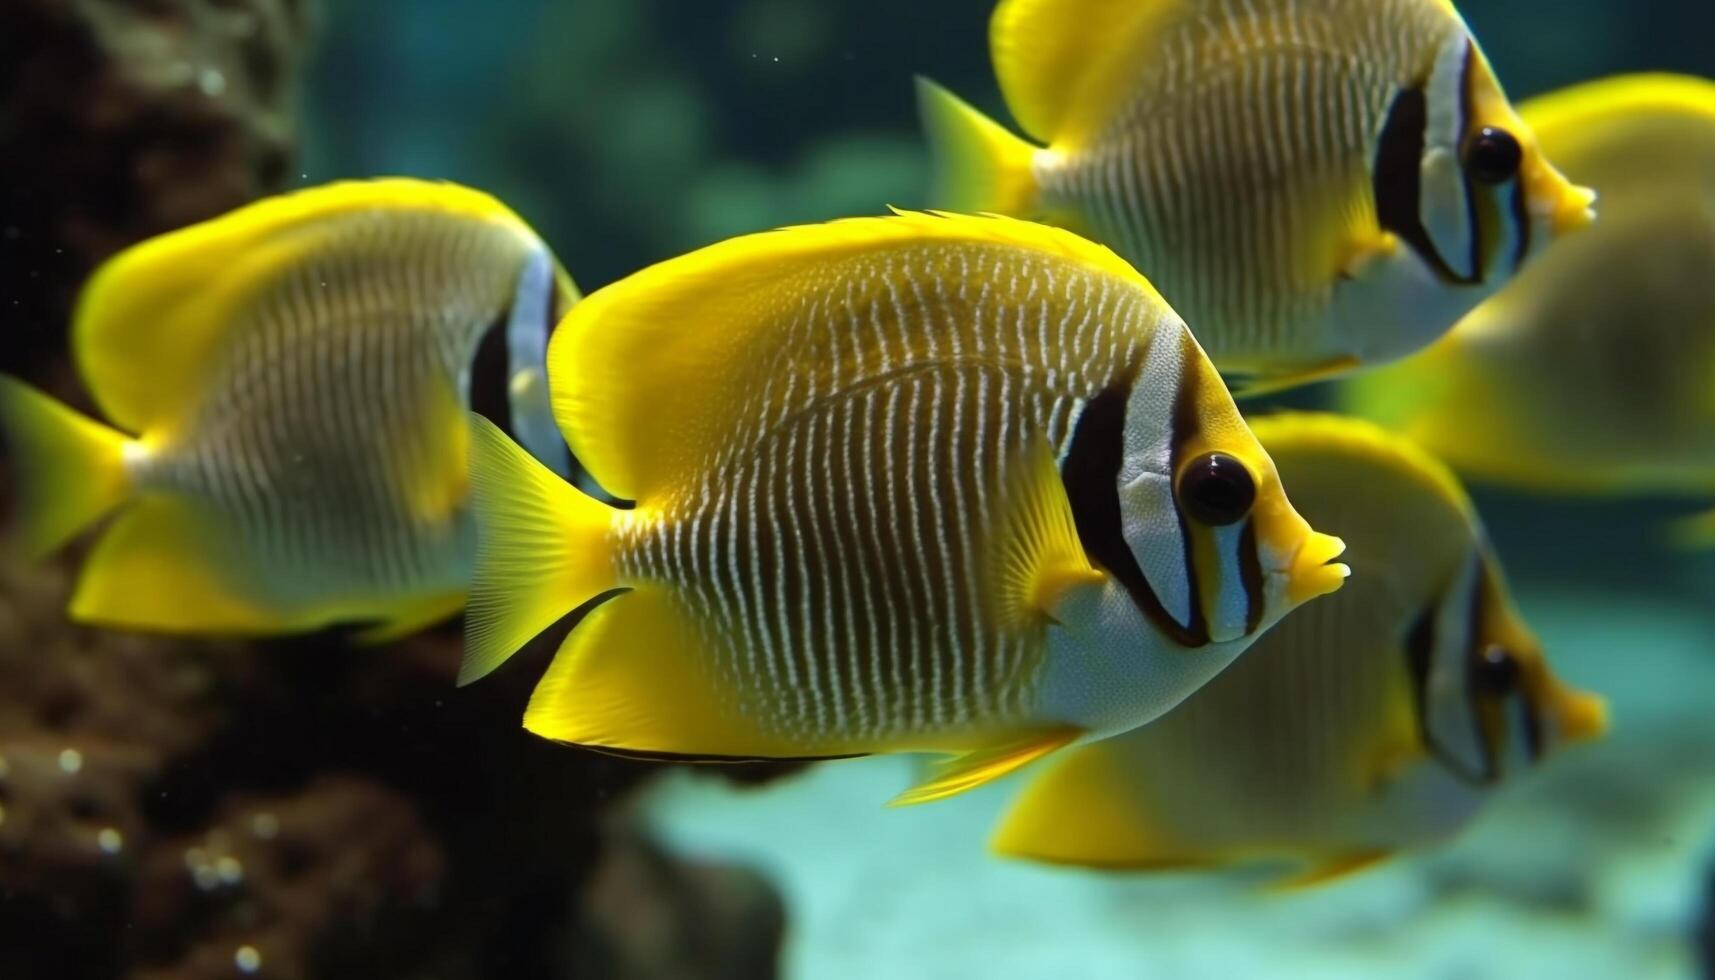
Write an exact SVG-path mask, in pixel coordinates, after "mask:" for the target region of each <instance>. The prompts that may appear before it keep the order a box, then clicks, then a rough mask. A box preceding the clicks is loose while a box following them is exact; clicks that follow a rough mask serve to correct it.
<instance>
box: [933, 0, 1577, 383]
mask: <svg viewBox="0 0 1715 980" xmlns="http://www.w3.org/2000/svg"><path fill="white" fill-rule="evenodd" d="M990 41H991V47H992V51H993V55H994V60H995V66H996V71H997V73H998V75H999V77H1000V82H1001V90H1002V92H1003V93H1004V95H1005V96H1006V102H1007V105H1008V107H1009V108H1010V109H1011V110H1012V113H1013V115H1014V116H1015V117H1016V118H1017V119H1018V121H1019V123H1020V125H1022V126H1023V128H1024V129H1025V130H1026V132H1028V133H1029V134H1030V135H1031V136H1033V137H1035V138H1036V139H1038V140H1040V141H1042V143H1043V144H1045V145H1044V146H1042V147H1041V148H1037V147H1035V146H1033V145H1032V144H1029V143H1026V142H1024V141H1022V140H1019V139H1017V138H1016V137H1013V136H1011V135H1010V134H1008V133H1007V132H1006V131H1005V130H1003V129H1001V128H1000V127H999V126H998V125H996V124H994V123H992V122H989V121H988V120H986V119H983V118H982V117H981V116H980V115H978V114H977V113H976V112H975V111H974V110H972V109H970V108H969V107H968V106H965V105H964V104H963V103H960V102H958V100H957V99H955V98H953V97H952V96H951V95H949V94H947V93H946V92H944V91H942V90H940V89H938V88H936V87H934V86H933V85H932V84H928V83H924V84H922V85H921V86H920V101H921V103H922V106H923V113H924V116H925V121H926V125H927V128H928V130H929V133H930V137H931V142H932V144H933V145H934V148H935V150H936V156H937V159H938V161H939V171H940V179H939V183H938V190H937V204H939V205H942V206H947V207H954V208H958V209H970V210H985V211H999V212H1002V213H1007V214H1017V215H1022V216H1029V217H1036V218H1039V219H1040V220H1046V221H1049V222H1052V223H1057V224H1062V225H1064V226H1066V227H1070V228H1075V229H1078V230H1080V231H1082V232H1084V233H1086V234H1088V235H1089V236H1090V237H1093V238H1095V239H1096V240H1098V241H1102V242H1104V243H1106V244H1109V245H1111V246H1112V247H1114V248H1115V249H1116V250H1117V251H1118V252H1119V253H1120V254H1121V255H1122V256H1124V257H1125V258H1126V259H1127V260H1128V261H1130V262H1131V263H1132V264H1134V265H1135V266H1137V268H1139V269H1140V270H1142V271H1143V272H1144V273H1145V274H1147V275H1148V276H1149V277H1150V278H1151V280H1152V281H1153V282H1155V283H1156V284H1157V285H1158V286H1159V287H1160V288H1161V290H1162V292H1163V294H1164V295H1165V296H1166V298H1167V299H1168V301H1169V302H1171V303H1172V304H1173V305H1174V307H1175V308H1176V309H1177V310H1179V312H1180V313H1181V314H1182V315H1184V317H1185V318H1186V322H1188V323H1189V324H1191V326H1192V329H1193V330H1195V331H1196V333H1197V336H1198V339H1199V340H1200V341H1201V342H1202V343H1203V345H1204V347H1205V348H1206V349H1207V350H1208V352H1209V355H1210V357H1211V358H1212V359H1213V360H1214V362H1215V365H1216V367H1218V368H1219V369H1220V370H1221V371H1222V373H1223V375H1225V376H1227V377H1228V378H1229V380H1231V381H1233V382H1234V383H1235V385H1237V386H1244V387H1249V388H1251V389H1255V390H1261V389H1263V388H1268V387H1279V386H1283V385H1288V384H1292V383H1297V382H1301V381H1305V380H1311V379H1314V378H1317V377H1322V376H1325V375H1328V374H1331V373H1336V372H1339V371H1343V370H1346V369H1349V368H1352V367H1355V366H1358V365H1365V364H1375V363H1380V362H1385V361H1389V360H1392V359H1395V358H1398V357H1401V356H1403V355H1405V354H1407V353H1409V352H1411V351H1413V350H1416V349H1418V348H1421V347H1422V346H1424V345H1425V344H1427V343H1429V342H1430V341H1432V340H1433V339H1434V338H1436V337H1437V336H1439V335H1441V334H1442V333H1444V332H1445V331H1446V330H1448V329H1449V328H1451V327H1452V326H1453V324H1454V323H1455V322H1457V320H1458V319H1459V317H1460V316H1461V315H1463V314H1464V313H1465V312H1466V311H1468V310H1470V309H1471V308H1472V307H1473V306H1475V305H1476V304H1477V303H1478V302H1479V301H1481V300H1482V299H1483V298H1485V297H1486V296H1488V295H1490V294H1491V293H1492V292H1493V291H1494V290H1495V289H1496V288H1497V287H1499V286H1500V285H1501V284H1502V283H1504V282H1506V281H1507V279H1508V278H1510V277H1511V276H1512V275H1513V274H1514V273H1515V272H1516V271H1517V269H1518V268H1519V267H1520V266H1522V265H1523V264H1524V263H1525V261H1526V260H1527V259H1528V258H1529V257H1530V256H1531V255H1534V254H1535V253H1536V252H1538V251H1539V250H1540V249H1541V248H1542V247H1543V246H1544V245H1546V244H1547V243H1548V242H1549V241H1550V239H1551V238H1553V237H1554V236H1555V235H1557V234H1558V233H1560V232H1562V231H1564V230H1568V229H1571V228H1575V227H1578V226H1581V225H1583V224H1585V223H1587V222H1588V221H1589V218H1590V212H1589V205H1590V203H1591V200H1592V196H1591V195H1590V194H1589V193H1588V192H1587V191H1584V190H1582V189H1579V188H1575V187H1572V186H1571V185H1569V184H1568V183H1567V182H1566V180H1565V179H1564V178H1563V177H1561V175H1560V174H1559V173H1558V172H1557V171H1556V170H1555V169H1554V168H1553V167H1552V166H1551V165H1550V164H1549V163H1548V161H1547V159H1546V158H1545V157H1544V156H1543V154H1542V153H1540V152H1539V151H1538V149H1537V147H1536V145H1535V141H1534V139H1533V138H1532V136H1531V133H1530V131H1529V128H1528V127H1527V126H1525V125H1523V124H1522V123H1521V122H1520V120H1519V119H1518V117H1517V115H1516V114H1515V113H1514V112H1513V110H1512V108H1511V107H1510V105H1509V104H1508V102H1507V99H1506V97H1505V95H1504V94H1503V92H1502V91H1501V88H1500V86H1499V84H1498V82H1497V81H1496V79H1495V76H1494V73H1493V71H1492V70H1491V68H1490V66H1489V63H1488V61H1487V59H1486V58H1485V57H1484V56H1483V53H1482V51H1481V50H1480V48H1479V47H1478V46H1477V43H1476V41H1475V39H1474V38H1473V37H1472V36H1471V34H1470V32H1469V30H1468V29H1467V28H1466V25H1465V23H1464V21H1463V20H1462V19H1461V18H1460V16H1459V14H1458V13H1457V11H1455V10H1454V9H1453V7H1452V6H1451V5H1450V4H1448V3H1446V2H1444V0H1133V2H1124V3H1121V2H1118V0H1004V2H1002V3H1001V4H1000V5H999V6H998V7H997V9H996V10H995V13H994V17H993V20H992V22H991V31H990Z"/></svg>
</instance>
